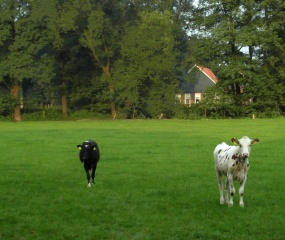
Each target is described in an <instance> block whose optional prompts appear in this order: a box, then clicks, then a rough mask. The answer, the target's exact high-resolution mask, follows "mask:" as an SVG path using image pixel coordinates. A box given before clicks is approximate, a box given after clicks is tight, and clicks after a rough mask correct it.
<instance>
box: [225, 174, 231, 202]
mask: <svg viewBox="0 0 285 240" xmlns="http://www.w3.org/2000/svg"><path fill="white" fill-rule="evenodd" d="M229 192H230V183H229V179H228V177H226V193H225V202H226V203H229Z"/></svg>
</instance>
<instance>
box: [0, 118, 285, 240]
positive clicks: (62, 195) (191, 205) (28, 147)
mask: <svg viewBox="0 0 285 240" xmlns="http://www.w3.org/2000/svg"><path fill="white" fill-rule="evenodd" d="M0 131H1V138H0V146H1V158H0V186H1V190H0V239H3V240H18V239H19V240H20V239H21V240H30V239H37V240H51V239H56V240H60V239H67V240H72V239H80V240H90V239H96V240H99V239H100V240H101V239H102V240H103V239H106V240H107V239H108V240H109V239H114V240H126V239H128V240H156V239H157V240H158V239H167V240H168V239H169V240H174V239H175V240H189V239H209V240H210V239H211V240H212V239H219V240H220V239H225V240H228V239H247V240H249V239H254V240H256V239H268V240H269V239H270V240H275V239H284V236H285V194H284V192H285V184H284V183H285V174H284V168H285V159H284V156H285V148H284V143H285V119H283V118H279V119H254V120H252V119H248V120H199V121H187V120H116V121H107V120H106V121H91V120H90V121H88V120H86V121H73V122H72V121H67V122H64V121H62V122H20V123H8V122H1V123H0ZM243 135H247V136H249V137H251V138H253V137H258V138H259V139H260V142H259V143H258V144H256V145H254V146H253V147H252V152H251V156H250V159H249V161H250V166H251V168H250V170H249V175H248V181H247V183H246V186H245V195H244V202H245V207H244V208H240V207H239V205H238V199H239V198H238V194H236V195H235V197H234V206H233V207H232V208H228V206H227V205H220V204H219V192H218V185H217V179H216V175H215V170H214V162H213V150H214V148H215V146H216V145H217V144H218V143H221V142H223V141H225V142H227V143H228V144H230V139H231V138H232V137H237V138H240V137H242V136H243ZM90 138H91V139H93V140H95V141H97V142H98V144H99V148H100V152H101V159H100V161H99V163H98V167H97V171H96V184H95V186H92V187H91V188H87V187H86V186H87V181H86V176H85V172H84V169H83V167H82V165H81V163H80V161H79V158H78V150H77V148H76V145H77V144H81V143H82V141H84V140H87V139H90ZM236 189H237V185H236Z"/></svg>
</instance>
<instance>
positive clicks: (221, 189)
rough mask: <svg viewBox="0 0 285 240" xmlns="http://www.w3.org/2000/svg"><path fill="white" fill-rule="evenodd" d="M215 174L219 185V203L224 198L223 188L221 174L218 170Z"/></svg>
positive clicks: (221, 202)
mask: <svg viewBox="0 0 285 240" xmlns="http://www.w3.org/2000/svg"><path fill="white" fill-rule="evenodd" d="M216 174H217V179H218V186H219V191H220V204H224V202H225V200H224V192H223V191H224V189H223V181H222V178H223V175H222V173H221V172H220V171H218V170H217V171H216Z"/></svg>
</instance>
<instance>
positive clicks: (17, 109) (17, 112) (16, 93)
mask: <svg viewBox="0 0 285 240" xmlns="http://www.w3.org/2000/svg"><path fill="white" fill-rule="evenodd" d="M20 88H21V86H20V85H17V84H15V85H13V86H12V88H11V94H12V96H13V97H14V98H15V106H14V113H13V118H14V120H15V121H16V122H20V121H21V120H22V118H21V103H20Z"/></svg>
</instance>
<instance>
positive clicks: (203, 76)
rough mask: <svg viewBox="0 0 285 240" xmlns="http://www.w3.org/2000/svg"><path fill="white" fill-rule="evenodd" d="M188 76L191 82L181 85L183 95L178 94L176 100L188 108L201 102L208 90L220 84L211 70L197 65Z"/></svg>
mask: <svg viewBox="0 0 285 240" xmlns="http://www.w3.org/2000/svg"><path fill="white" fill-rule="evenodd" d="M187 75H188V77H189V80H188V81H185V82H183V83H182V84H181V87H180V89H181V93H179V94H176V99H178V100H179V102H180V103H181V104H185V105H188V106H190V105H191V104H196V103H198V102H199V101H201V100H202V99H203V94H204V93H205V90H206V88H207V87H210V86H213V85H215V84H216V83H217V82H218V79H217V77H216V76H215V74H214V73H213V72H212V71H211V69H209V68H207V67H204V66H198V65H196V64H195V65H194V66H193V67H192V68H191V69H190V70H189V71H188V73H187Z"/></svg>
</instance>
